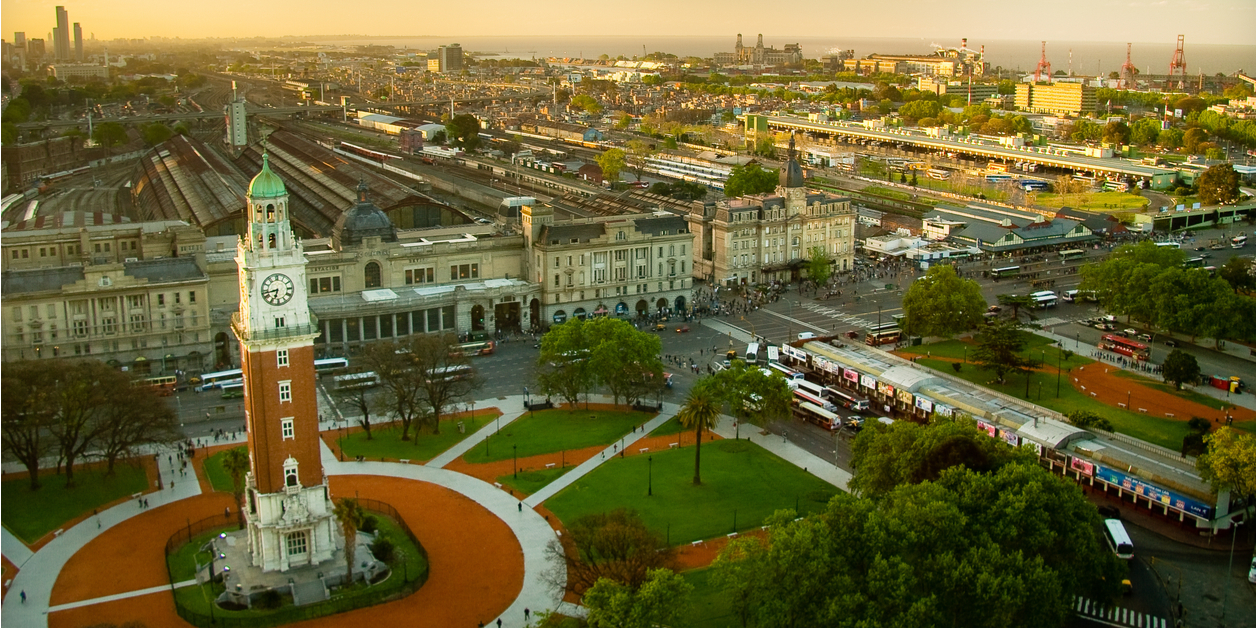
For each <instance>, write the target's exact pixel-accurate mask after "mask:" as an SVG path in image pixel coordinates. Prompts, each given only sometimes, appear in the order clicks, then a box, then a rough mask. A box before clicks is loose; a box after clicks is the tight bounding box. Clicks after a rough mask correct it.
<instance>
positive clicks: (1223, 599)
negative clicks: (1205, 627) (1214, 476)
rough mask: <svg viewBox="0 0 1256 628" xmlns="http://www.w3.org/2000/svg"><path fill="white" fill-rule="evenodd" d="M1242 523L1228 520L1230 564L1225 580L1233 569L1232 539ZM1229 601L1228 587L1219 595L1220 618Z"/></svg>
mask: <svg viewBox="0 0 1256 628" xmlns="http://www.w3.org/2000/svg"><path fill="white" fill-rule="evenodd" d="M1241 525H1243V522H1242V521H1235V520H1234V519H1231V520H1230V566H1229V567H1227V568H1226V570H1225V577H1226V580H1229V579H1230V574H1231V573H1232V572H1233V571H1234V540H1235V539H1236V538H1238V536H1239V526H1241ZM1229 602H1230V587H1229V586H1227V587H1226V588H1225V593H1224V594H1223V595H1222V596H1221V618H1222V619H1225V612H1226V607H1228V606H1229Z"/></svg>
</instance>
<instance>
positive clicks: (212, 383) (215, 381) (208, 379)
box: [197, 369, 244, 392]
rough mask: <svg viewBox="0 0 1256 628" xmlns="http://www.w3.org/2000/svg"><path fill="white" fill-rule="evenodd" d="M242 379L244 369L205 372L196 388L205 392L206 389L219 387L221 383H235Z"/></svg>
mask: <svg viewBox="0 0 1256 628" xmlns="http://www.w3.org/2000/svg"><path fill="white" fill-rule="evenodd" d="M243 381H244V371H241V370H240V369H231V370H230V371H218V372H216V373H206V374H204V375H202V376H201V386H200V388H198V389H197V390H199V391H201V392H205V391H207V390H213V389H215V388H221V387H222V385H223V384H235V383H239V382H243Z"/></svg>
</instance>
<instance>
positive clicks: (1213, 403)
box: [1113, 370, 1234, 410]
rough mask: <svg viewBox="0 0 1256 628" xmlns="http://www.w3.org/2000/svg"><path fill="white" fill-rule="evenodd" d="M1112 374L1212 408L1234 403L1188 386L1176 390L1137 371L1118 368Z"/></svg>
mask: <svg viewBox="0 0 1256 628" xmlns="http://www.w3.org/2000/svg"><path fill="white" fill-rule="evenodd" d="M1113 375H1116V376H1117V377H1122V378H1125V379H1129V380H1133V381H1135V382H1137V383H1138V384H1140V385H1142V386H1146V387H1147V388H1152V389H1154V390H1158V391H1160V392H1163V393H1168V394H1170V395H1173V396H1174V397H1178V398H1180V399H1183V400H1185V401H1189V402H1191V403H1197V404H1199V405H1201V406H1204V407H1206V408H1212V409H1213V410H1225V409H1226V408H1230V407H1233V406H1234V404H1232V403H1226V401H1225V400H1222V399H1217V398H1216V397H1209V396H1208V395H1204V394H1200V393H1197V392H1195V391H1194V390H1191V389H1190V388H1183V389H1181V390H1178V389H1176V388H1174V387H1173V384H1170V383H1168V382H1161V381H1156V380H1154V379H1148V378H1146V377H1143V376H1141V375H1139V374H1137V373H1131V372H1129V371H1125V370H1119V371H1116V372H1115V373H1113Z"/></svg>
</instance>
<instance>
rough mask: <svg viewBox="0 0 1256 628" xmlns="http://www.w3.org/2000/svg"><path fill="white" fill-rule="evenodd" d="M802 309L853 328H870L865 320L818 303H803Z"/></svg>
mask: <svg viewBox="0 0 1256 628" xmlns="http://www.w3.org/2000/svg"><path fill="white" fill-rule="evenodd" d="M802 307H803V309H805V310H810V311H812V312H815V313H816V314H819V315H821V316H827V317H829V318H832V319H836V320H839V321H842V322H844V323H847V324H849V325H853V326H855V327H870V326H872V323H870V322H868V321H866V320H864V319H862V318H860V317H858V316H852V315H850V314H847V313H845V312H843V311H841V310H837V309H834V308H831V307H828V306H826V305H822V304H820V303H815V302H806V303H803V304H802Z"/></svg>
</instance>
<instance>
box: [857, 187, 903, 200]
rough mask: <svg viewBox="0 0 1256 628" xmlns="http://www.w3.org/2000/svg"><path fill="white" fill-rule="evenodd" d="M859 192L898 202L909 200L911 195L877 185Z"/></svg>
mask: <svg viewBox="0 0 1256 628" xmlns="http://www.w3.org/2000/svg"><path fill="white" fill-rule="evenodd" d="M860 191H861V192H864V193H867V194H874V195H876V196H883V197H885V198H892V199H895V200H899V201H910V200H911V194H908V193H907V192H904V191H902V190H895V189H892V188H885V187H881V186H879V185H870V186H868V187H866V188H864V189H862V190H860Z"/></svg>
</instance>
